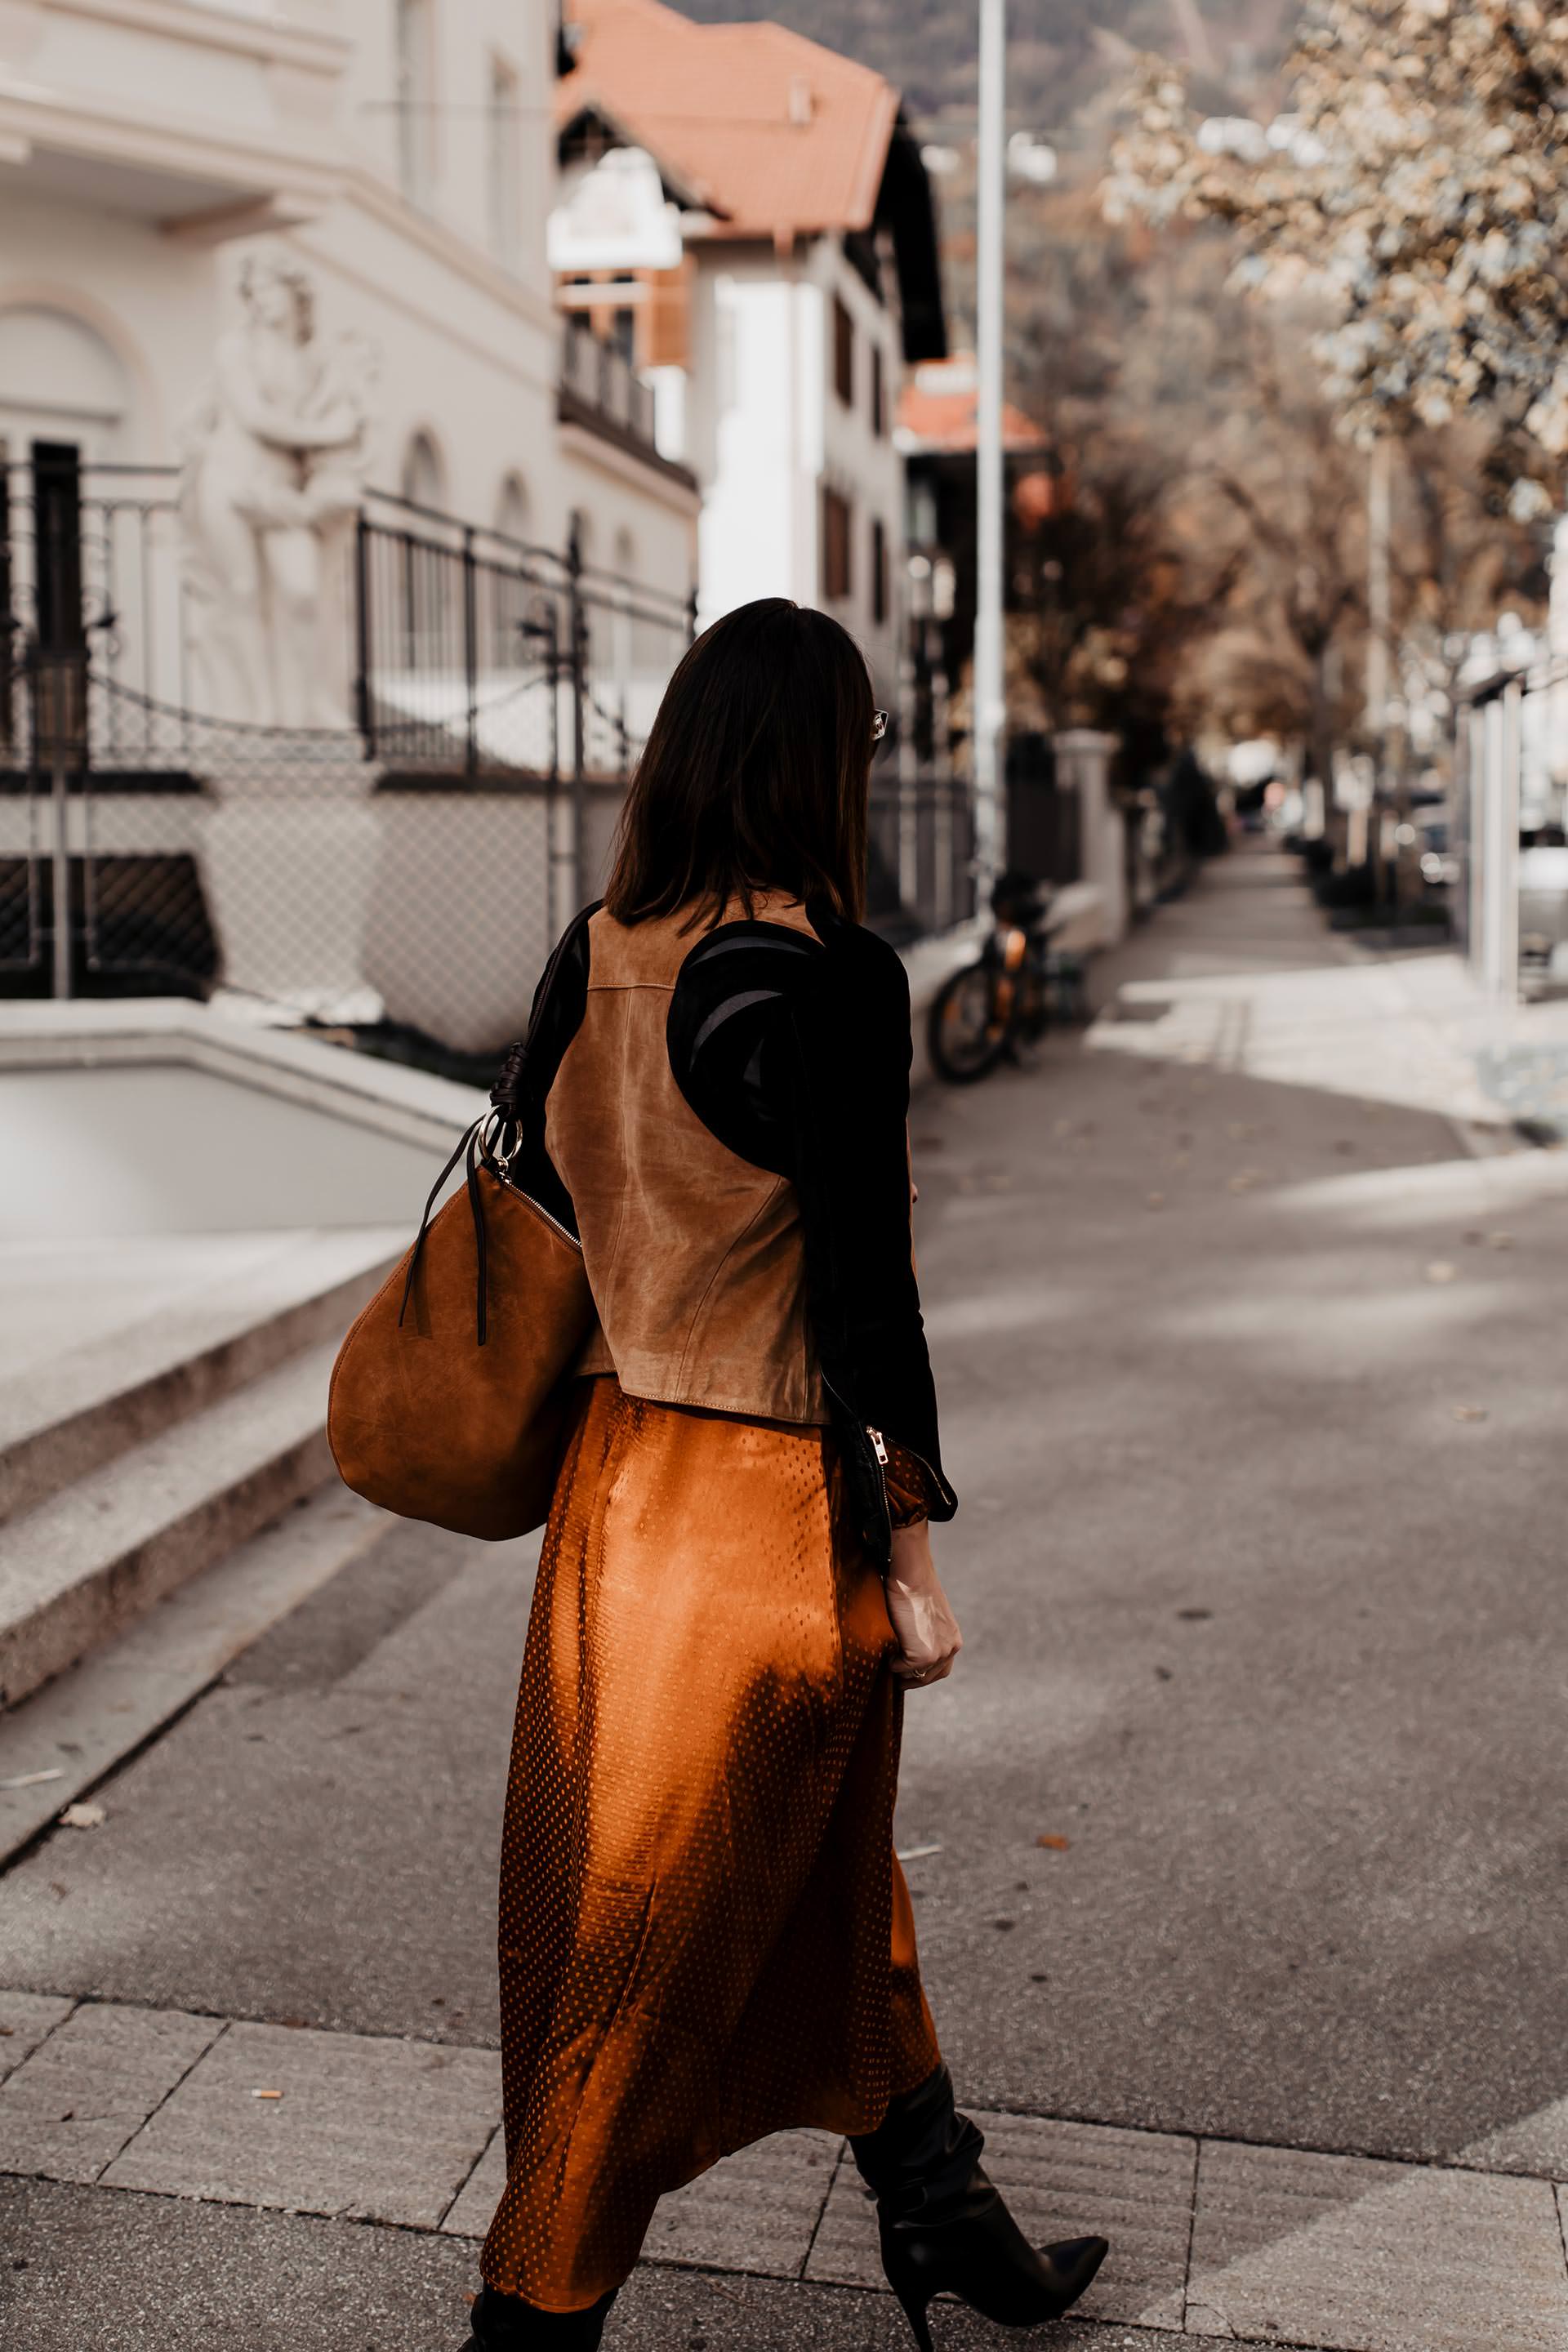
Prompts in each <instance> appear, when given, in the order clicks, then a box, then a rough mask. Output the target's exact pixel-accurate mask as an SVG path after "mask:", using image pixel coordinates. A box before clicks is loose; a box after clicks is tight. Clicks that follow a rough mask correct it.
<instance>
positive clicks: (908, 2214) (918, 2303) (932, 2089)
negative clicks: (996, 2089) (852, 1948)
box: [849, 2066, 1110, 2352]
mask: <svg viewBox="0 0 1568 2352" xmlns="http://www.w3.org/2000/svg"><path fill="white" fill-rule="evenodd" d="M984 2145H985V2141H984V2134H983V2133H982V2132H981V2130H980V2127H979V2126H978V2125H977V2124H973V2123H972V2122H971V2121H970V2119H969V2117H968V2116H961V2115H960V2114H959V2113H958V2111H957V2109H956V2107H955V2106H954V2105H953V2098H952V2076H951V2074H949V2073H948V2071H947V2068H946V2067H945V2066H939V2067H938V2068H937V2070H936V2072H935V2073H934V2074H928V2075H927V2077H926V2079H925V2081H924V2082H923V2083H920V2084H917V2085H916V2086H915V2088H914V2089H913V2090H912V2091H904V2092H901V2093H900V2095H899V2096H898V2097H897V2098H896V2099H894V2100H892V2101H891V2102H890V2103H889V2107H888V2112H887V2115H886V2116H884V2118H883V2120H882V2121H881V2123H880V2124H879V2125H878V2126H877V2128H876V2130H875V2131H874V2132H867V2133H864V2134H862V2135H860V2136H859V2137H852V2138H851V2140H850V2142H849V2147H850V2150H851V2152H852V2154H853V2156H854V2158H855V2161H856V2164H857V2165H858V2168H859V2170H860V2175H861V2178H862V2179H864V2180H865V2181H866V2182H867V2184H868V2187H869V2188H871V2189H873V2190H875V2192H876V2198H877V2219H878V2221H879V2225H880V2230H881V2239H882V2268H883V2269H884V2270H885V2271H886V2272H887V2274H888V2284H889V2286H890V2287H891V2288H892V2290H893V2293H894V2294H896V2295H897V2296H898V2298H899V2301H900V2304H902V2305H903V2308H904V2314H905V2316H906V2317H907V2319H908V2320H909V2323H910V2326H911V2327H912V2328H913V2330H914V2334H915V2341H916V2343H917V2344H918V2345H919V2346H920V2347H921V2352H931V2323H930V2320H929V2319H928V2318H927V2315H926V2309H927V2305H929V2304H930V2302H931V2297H932V2296H933V2295H936V2294H942V2293H943V2292H944V2290H945V2291H946V2292H947V2293H949V2294H956V2295H957V2296H959V2297H960V2299H961V2300H962V2301H963V2302H964V2303H967V2304H968V2305H970V2306H971V2308H972V2309H973V2310H975V2311H978V2312H980V2313H981V2314H982V2315H984V2317H985V2318H987V2319H994V2320H997V2321H999V2322H1000V2324H1001V2325H1002V2326H1005V2327H1033V2326H1037V2325H1038V2323H1039V2322H1040V2321H1041V2320H1043V2319H1057V2318H1059V2317H1060V2315H1061V2314H1062V2313H1063V2312H1064V2311H1067V2310H1068V2309H1069V2308H1070V2307H1071V2305H1073V2304H1075V2303H1076V2302H1077V2301H1078V2298H1079V2295H1080V2294H1082V2293H1083V2291H1084V2289H1085V2287H1086V2286H1088V2284H1089V2281H1090V2280H1091V2279H1092V2278H1093V2276H1094V2274H1095V2273H1096V2271H1097V2270H1098V2269H1099V2268H1100V2263H1102V2262H1103V2261H1104V2260H1105V2257H1106V2254H1107V2252H1109V2251H1110V2249H1109V2247H1108V2245H1107V2243H1106V2241H1105V2240H1104V2239H1103V2238H1064V2239H1062V2240H1060V2241H1059V2242H1058V2243H1057V2244H1055V2245H1049V2246H1044V2247H1042V2248H1040V2249H1039V2251H1038V2252H1037V2251H1036V2249H1035V2248H1034V2247H1033V2246H1031V2245H1030V2243H1029V2242H1028V2240H1027V2239H1026V2237H1025V2235H1024V2233H1023V2231H1021V2230H1020V2229H1019V2227H1018V2225H1017V2223H1016V2221H1014V2219H1013V2216H1012V2215H1011V2213H1009V2212H1008V2210H1007V2208H1006V2206H1005V2204H1004V2203H1003V2201H1002V2197H1001V2193H1000V2191H999V2190H998V2189H996V2188H995V2186H994V2183H993V2182H992V2181H990V2180H989V2179H987V2178H986V2176H985V2174H984V2171H983V2170H982V2169H981V2166H980V2151H981V2149H982V2148H983V2147H984Z"/></svg>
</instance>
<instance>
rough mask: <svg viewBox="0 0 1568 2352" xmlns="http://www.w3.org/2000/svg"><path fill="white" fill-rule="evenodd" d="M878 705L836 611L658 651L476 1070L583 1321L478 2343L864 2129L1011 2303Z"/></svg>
mask: <svg viewBox="0 0 1568 2352" xmlns="http://www.w3.org/2000/svg"><path fill="white" fill-rule="evenodd" d="M882 723H883V722H882V721H881V720H880V719H879V714H877V713H875V712H874V711H873V709H872V700H871V688H870V681H869V678H868V673H867V668H866V664H865V661H864V658H863V657H862V656H861V655H860V653H859V651H858V648H857V646H855V644H854V641H853V640H852V639H851V638H850V637H849V636H847V635H846V634H845V632H844V631H843V630H842V629H841V628H839V627H838V625H837V623H835V622H833V621H831V620H829V619H826V617H824V616H823V615H822V614H816V613H813V612H807V611H803V610H800V609H798V608H797V607H796V606H795V605H794V604H789V603H786V602H784V601H783V600H780V599H770V600H767V601H765V602H763V603H760V604H749V605H746V606H744V607H742V609H741V610H740V611H738V612H735V613H732V614H730V615H728V617H727V618H725V619H724V620H721V621H720V622H718V623H716V624H715V625H714V626H713V627H712V628H710V630H708V631H707V633H706V634H705V635H703V636H701V637H700V638H699V639H698V640H697V642H696V644H695V645H693V646H691V647H690V649H689V652H688V653H687V655H686V656H685V658H684V659H683V661H682V662H681V664H680V667H679V669H678V670H677V671H676V674H675V677H674V678H673V679H672V680H671V683H670V686H669V688H668V692H667V694H666V696H665V698H664V703H663V706H662V708H661V709H660V711H659V713H658V719H657V720H656V722H655V725H654V728H653V732H652V734H651V736H650V738H649V740H648V744H647V750H646V751H645V752H644V754H643V757H642V761H641V762H640V765H639V767H638V771H637V777H636V780H635V782H634V783H633V785H632V788H631V793H630V795H629V798H628V801H627V803H626V813H625V816H624V818H623V822H622V827H621V834H620V841H619V851H618V856H617V860H616V868H615V872H614V874H613V876H612V877H611V880H610V885H609V889H608V893H607V896H606V898H605V903H604V905H603V906H602V907H600V908H597V909H596V910H594V909H590V910H589V911H588V912H587V913H586V914H585V915H583V916H580V917H579V918H578V919H576V921H575V922H574V923H573V924H572V925H571V926H570V928H569V929H568V931H567V933H566V935H565V937H564V939H563V942H562V947H561V950H560V951H559V953H558V955H557V957H556V959H555V960H554V962H553V964H552V971H551V974H550V976H549V978H548V980H547V982H545V983H544V984H542V988H541V992H540V994H539V996H538V997H537V998H536V1000H535V1005H534V1013H533V1018H532V1022H531V1028H530V1034H529V1038H528V1042H527V1044H526V1046H525V1047H522V1048H514V1049H513V1051H512V1053H511V1055H509V1056H508V1061H507V1064H506V1066H505V1068H504V1070H503V1073H502V1077H501V1080H500V1084H499V1086H498V1088H497V1098H498V1100H499V1101H501V1102H502V1103H503V1105H504V1106H505V1107H506V1108H509V1109H510V1111H511V1112H512V1113H513V1115H514V1116H515V1118H516V1121H517V1125H518V1128H519V1129H520V1131H521V1137H522V1146H521V1157H520V1158H519V1160H517V1161H516V1162H515V1163H514V1165H513V1171H512V1172H513V1175H514V1177H516V1178H517V1179H518V1181H521V1183H522V1185H523V1186H524V1188H525V1189H526V1190H527V1191H529V1192H531V1193H532V1194H533V1195H534V1197H535V1198H536V1199H538V1200H540V1201H541V1202H543V1204H544V1205H545V1206H547V1207H548V1208H550V1209H551V1210H552V1213H554V1214H555V1215H556V1216H557V1218H559V1219H560V1220H561V1222H563V1223H568V1224H569V1225H570V1226H571V1228H572V1229H573V1230H574V1232H575V1233H576V1234H577V1235H578V1236H579V1237H580V1239H581V1242H582V1245H583V1252H584V1265H585V1268H586V1272H587V1276H588V1280H589V1285H590V1287H591V1289H592V1292H593V1296H594V1300H595V1307H596V1308H597V1314H598V1327H597V1328H596V1329H595V1333H594V1335H593V1336H592V1338H591V1339H590V1341H589V1343H588V1346H587V1348H586V1349H585V1351H584V1356H583V1357H582V1359H581V1360H580V1362H579V1364H578V1367H577V1370H578V1371H579V1372H580V1374H581V1381H580V1385H579V1389H578V1392H577V1395H576V1399H575V1403H574V1412H573V1418H572V1423H571V1429H570V1435H569V1439H568V1443H567V1446H566V1451H565V1455H564V1459H563V1465H562V1468H561V1472H560V1476H559V1481H558V1484H557V1487H556V1492H555V1500H554V1507H553V1509H552V1514H551V1517H550V1523H549V1526H548V1528H547V1529H546V1532H545V1536H544V1542H543V1550H542V1559H541V1563H540V1570H539V1580H538V1584H537V1588H536V1591H535V1594H534V1601H533V1609H532V1616H531V1622H530V1626H529V1633H528V1643H527V1648H526V1653H525V1655H524V1660H523V1669H522V1686H521V1696H520V1700H519V1706H518V1717H517V1729H516V1737H515V1742H514V1746H513V1751H512V1763H511V1775H510V1786H509V1795H508V1804H507V1815H506V1828H505V1835H504V1843H503V1848H502V1858H501V1896H500V1976H501V2054H502V2067H503V2079H504V2098H505V2115H506V2147H507V2185H506V2190H505V2194H504V2195H503V2197H502V2198H501V2200H500V2207H499V2209H498V2210H497V2213H496V2216H495V2220H494V2221H493V2223H492V2225H491V2228H490V2231H489V2236H488V2238H487V2239H486V2241H485V2245H484V2250H483V2252H482V2254H481V2257H480V2268H481V2271H482V2273H483V2277H484V2282H485V2284H484V2288H483V2292H482V2293H481V2294H480V2295H479V2298H478V2301H477V2303H476V2304H475V2306H474V2314H473V2336H472V2339H471V2345H470V2347H469V2352H507V2347H531V2346H535V2345H538V2346H561V2347H566V2346H571V2347H593V2346H596V2345H597V2344H598V2343H599V2341H600V2338H601V2336H602V2333H603V2330H604V2326H605V2315H606V2313H607V2311H608V2309H609V2306H610V2305H611V2303H612V2301H613V2300H614V2297H615V2294H616V2290H617V2288H618V2287H619V2286H620V2284H621V2283H622V2281H623V2280H624V2279H625V2278H626V2275H627V2273H629V2272H630V2270H631V2268H632V2266H633V2264H634V2263H635V2262H636V2260H637V2252H638V2249H639V2247H640V2245H641V2243H642V2241H643V2237H644V2234H645V2232H646V2231H647V2225H648V2222H649V2221H650V2219H651V2217H652V2214H653V2210H654V2207H655V2204H656V2202H657V2200H658V2198H659V2197H660V2196H661V2195H663V2194H664V2193H665V2192H666V2191H667V2190H669V2189H676V2188H679V2186H680V2184H681V2183H682V2182H683V2181H686V2180H689V2179H692V2178H693V2177H694V2176H695V2175H696V2174H698V2173H700V2172H701V2171H703V2170H704V2169H705V2168H707V2167H708V2166H710V2165H711V2164H713V2163H714V2162H716V2161H717V2159H718V2158H721V2157H722V2156H724V2155H726V2154H728V2153H729V2152H730V2151H731V2150H732V2149H734V2148H738V2147H742V2146H744V2145H745V2144H746V2143H747V2142H749V2141H752V2140H754V2139H757V2138H759V2137H763V2135H764V2134H766V2133H769V2132H773V2131H779V2130H783V2129H785V2128H792V2127H797V2126H819V2127H821V2128H825V2129H826V2130H829V2131H835V2132H842V2133H846V2134H847V2135H848V2136H849V2139H850V2146H851V2148H852V2150H853V2153H854V2157H855V2161H856V2163H857V2164H858V2167H859V2168H860V2171H861V2173H862V2174H863V2175H864V2177H865V2179H867V2181H868V2183H869V2185H870V2187H871V2188H872V2189H873V2190H874V2191H875V2192H876V2196H877V2200H878V2211H879V2220H880V2226H881V2244H882V2255H883V2261H884V2263H885V2265H886V2268H887V2272H888V2276H889V2281H890V2283H891V2284H892V2286H893V2288H894V2290H895V2292H896V2293H897V2294H898V2295H899V2297H900V2301H901V2303H902V2305H903V2306H904V2309H905V2310H906V2311H907V2313H908V2314H909V2316H910V2323H911V2326H913V2328H914V2331H915V2335H916V2337H917V2339H918V2340H919V2342H920V2343H921V2345H922V2346H929V2343H930V2335H929V2330H928V2326H927V2321H926V2306H927V2305H928V2303H929V2301H930V2299H931V2296H932V2295H934V2294H938V2293H940V2292H941V2291H942V2290H943V2289H950V2290H952V2291H953V2292H955V2293H957V2294H959V2295H961V2296H962V2297H963V2299H964V2300H965V2301H967V2302H968V2303H970V2304H972V2305H974V2307H975V2308H976V2309H978V2310H980V2311H982V2312H984V2313H986V2314H988V2315H990V2316H991V2317H992V2318H994V2319H997V2320H1000V2321H1003V2322H1005V2323H1008V2324H1011V2325H1014V2326H1025V2325H1028V2324H1032V2323H1034V2322H1036V2321H1039V2320H1042V2319H1047V2318H1049V2317H1051V2316H1053V2315H1056V2314H1057V2313H1059V2312H1062V2311H1065V2310H1066V2309H1067V2308H1068V2305H1070V2304H1071V2303H1073V2302H1074V2301H1075V2299H1076V2298H1077V2297H1078V2295H1079V2294H1081V2292H1082V2290H1083V2289H1084V2287H1085V2286H1086V2285H1087V2284H1089V2280H1090V2278H1091V2277H1092V2276H1093V2275H1094V2273H1095V2271H1096V2270H1097V2269H1098V2267H1099V2265H1100V2261H1101V2259H1102V2257H1103V2255H1104V2252H1105V2242H1104V2241H1103V2240H1102V2239H1100V2238H1083V2239H1075V2240H1072V2241H1069V2242H1065V2243H1062V2244H1058V2245H1054V2246H1048V2247H1047V2248H1046V2249H1045V2251H1044V2252H1036V2251H1035V2250H1034V2248H1033V2247H1031V2246H1030V2245H1029V2244H1028V2243H1027V2242H1026V2240H1025V2239H1024V2237H1023V2235H1022V2234H1021V2232H1020V2231H1019V2230H1018V2229H1017V2227H1016V2224H1015V2222H1014V2221H1013V2220H1012V2218H1011V2216H1010V2215H1009V2213H1008V2212H1007V2210H1006V2208H1005V2205H1004V2203H1003V2201H1002V2200H1001V2198H1000V2196H999V2195H998V2194H997V2192H996V2190H995V2189H994V2187H993V2186H992V2184H991V2183H990V2182H989V2181H988V2180H987V2179H986V2177H985V2174H984V2171H983V2170H982V2169H981V2168H980V2164H979V2161H978V2158H979V2155H980V2151H981V2147H982V2137H981V2134H980V2132H979V2131H978V2129H977V2128H976V2127H975V2126H974V2125H973V2123H972V2122H970V2121H969V2120H968V2119H967V2118H966V2117H965V2116H962V2115H960V2114H959V2113H958V2112H957V2111H956V2110H955V2107H954V2105H953V2094H952V2082H951V2079H950V2077H949V2075H948V2072H947V2069H946V2067H945V2065H944V2064H943V2063H942V2054H941V2052H940V2050H939V2048H938V2045H937V2040H936V2034H935V2030H934V2027H933V2025H932V2021H931V2011H930V2009H929V2008H928V2006H927V2003H926V1998H925V1994H924V1991H923V1990H922V1988H921V1977H920V1969H919V1964H918V1960H917V1958H916V1951H915V1935H914V1921H913V1915H912V1910H911V1906H910V1897H909V1890H908V1888H907V1886H906V1885H905V1883H904V1878H903V1873H902V1871H901V1870H900V1866H899V1864H898V1861H897V1859H896V1857H895V1855H894V1853H893V1839H892V1825H893V1801H894V1794H895V1786H896V1781H897V1774H898V1755H899V1740H900V1721H901V1714H902V1705H903V1693H904V1690H905V1689H906V1688H907V1687H908V1686H909V1685H911V1684H913V1685H922V1684H926V1683H931V1682H936V1681H939V1680H940V1679H941V1678H942V1676H944V1675H947V1674H948V1673H949V1672H950V1671H951V1670H952V1664H953V1661H954V1658H955V1657H956V1655H957V1654H958V1649H959V1632H958V1626H957V1623H956V1622H955V1621H954V1618H953V1615H952V1610H951V1609H950V1607H949V1605H948V1603H947V1601H946V1599H945V1597H944V1595H943V1592H942V1585H941V1583H940V1581H939V1580H938V1578H937V1573H936V1570H935V1568H934V1567H933V1565H932V1562H931V1545H930V1539H929V1528H928V1521H929V1520H931V1519H932V1518H936V1519H946V1518H949V1517H952V1512H953V1510H954V1509H955V1507H956V1502H955V1497H954V1496H953V1493H952V1488H951V1486H949V1485H948V1482H947V1479H946V1477H945V1476H944V1475H943V1473H942V1463H941V1456H940V1451H939V1446H938V1437H937V1414H936V1400H935V1393H934V1390H933V1387H932V1382H931V1370H930V1365H929V1362H928V1359H927V1354H926V1345H925V1339H924V1334H923V1331H922V1328H921V1314H920V1303H919V1297H918V1293H917V1289H916V1284H915V1275H914V1266H913V1260H912V1255H911V1247H910V1175H909V1158H908V1130H907V1125H906V1115H907V1109H908V1102H909V1067H910V1029H909V1017H910V1008H909V992H908V985H907V982H906V980H905V977H904V972H903V968H902V965H901V963H900V960H899V958H898V957H897V955H896V954H895V953H894V952H893V950H891V949H890V948H889V947H888V946H886V945H885V944H884V943H883V942H882V941H881V940H879V939H877V938H876V937H874V936H873V935H872V934H871V933H870V932H868V931H867V930H866V929H863V928H861V925H860V921H859V916H860V912H861V908H862V894H863V887H864V875H865V866H866V838H867V794H868V778H869V770H870V761H871V751H872V744H873V740H875V737H876V736H877V735H878V734H879V732H880V731H881V725H882Z"/></svg>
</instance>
